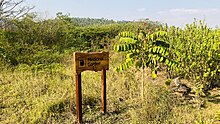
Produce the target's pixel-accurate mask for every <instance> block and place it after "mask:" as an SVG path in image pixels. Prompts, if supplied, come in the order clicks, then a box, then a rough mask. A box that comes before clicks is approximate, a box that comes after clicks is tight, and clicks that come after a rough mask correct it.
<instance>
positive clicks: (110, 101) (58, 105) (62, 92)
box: [0, 54, 220, 124]
mask: <svg viewBox="0 0 220 124" xmlns="http://www.w3.org/2000/svg"><path fill="white" fill-rule="evenodd" d="M110 58H111V61H110V70H109V71H107V109H108V112H107V113H106V114H103V113H101V110H100V109H101V79H100V78H101V77H100V73H98V72H97V73H96V72H90V71H88V72H87V71H86V72H83V73H82V78H83V79H82V92H83V120H84V122H85V123H86V122H87V123H119V124H120V123H128V124H130V123H134V124H135V123H155V124H158V123H169V124H170V123H178V124H191V123H205V122H207V123H212V124H217V123H219V121H218V120H217V119H216V118H215V116H216V113H217V112H219V110H220V105H219V104H220V102H219V100H220V96H219V94H220V92H219V89H218V90H217V89H216V90H215V91H213V92H212V96H210V97H208V98H196V97H194V98H193V99H187V98H183V97H181V95H180V94H178V93H171V92H170V91H171V87H166V86H165V85H164V82H165V80H166V76H165V74H164V72H161V73H159V74H158V78H157V79H156V80H152V78H151V77H150V73H149V70H145V73H144V79H142V73H141V71H139V70H137V69H134V68H132V69H130V70H127V71H125V72H124V73H116V72H114V71H113V66H117V64H118V63H119V62H118V61H120V60H118V58H120V56H119V55H117V54H111V57H110ZM112 65H113V66H112ZM74 80H75V79H74V74H73V71H72V67H71V65H69V66H66V67H64V68H60V69H57V70H56V71H53V72H52V71H45V70H44V71H41V72H40V71H38V72H32V71H30V70H28V68H27V69H23V68H22V69H21V68H18V69H16V70H15V71H10V70H3V71H2V72H1V73H0V96H1V97H0V123H4V124H7V123H54V124H56V123H57V124H58V123H66V124H69V123H75V122H76V116H75V83H74ZM142 80H144V84H145V89H144V100H142V99H141V91H140V90H141V81H142Z"/></svg>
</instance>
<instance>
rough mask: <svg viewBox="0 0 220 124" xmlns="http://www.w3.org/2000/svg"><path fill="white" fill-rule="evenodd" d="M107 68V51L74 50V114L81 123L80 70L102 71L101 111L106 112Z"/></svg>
mask: <svg viewBox="0 0 220 124" xmlns="http://www.w3.org/2000/svg"><path fill="white" fill-rule="evenodd" d="M108 69H109V52H92V53H82V52H74V73H75V75H76V116H77V120H78V123H82V85H81V80H82V79H81V72H83V71H86V70H92V71H96V72H97V71H102V75H101V81H102V94H101V97H102V112H104V113H105V112H106V70H108Z"/></svg>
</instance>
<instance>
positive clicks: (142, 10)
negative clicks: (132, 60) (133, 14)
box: [137, 8, 146, 12]
mask: <svg viewBox="0 0 220 124" xmlns="http://www.w3.org/2000/svg"><path fill="white" fill-rule="evenodd" d="M145 10H146V8H139V9H137V11H138V12H144V11H145Z"/></svg>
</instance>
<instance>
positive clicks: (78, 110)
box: [76, 73, 82, 123]
mask: <svg viewBox="0 0 220 124" xmlns="http://www.w3.org/2000/svg"><path fill="white" fill-rule="evenodd" d="M76 116H77V120H78V123H82V85H81V73H77V74H76Z"/></svg>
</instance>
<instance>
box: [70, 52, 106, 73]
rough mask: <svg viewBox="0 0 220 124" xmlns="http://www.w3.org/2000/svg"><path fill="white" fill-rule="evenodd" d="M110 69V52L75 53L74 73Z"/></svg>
mask: <svg viewBox="0 0 220 124" xmlns="http://www.w3.org/2000/svg"><path fill="white" fill-rule="evenodd" d="M103 69H104V70H108V69H109V52H92V53H82V52H75V53H74V71H75V73H80V72H83V71H85V70H93V71H102V70H103Z"/></svg>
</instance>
